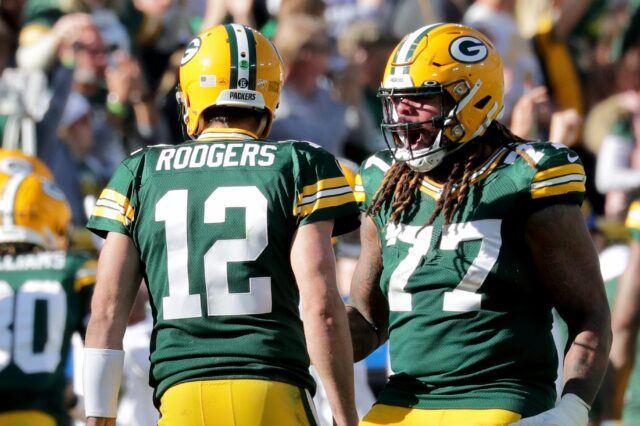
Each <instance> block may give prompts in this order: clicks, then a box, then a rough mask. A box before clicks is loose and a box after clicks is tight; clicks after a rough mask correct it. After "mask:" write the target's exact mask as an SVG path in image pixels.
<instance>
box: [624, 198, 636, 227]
mask: <svg viewBox="0 0 640 426" xmlns="http://www.w3.org/2000/svg"><path fill="white" fill-rule="evenodd" d="M624 226H625V227H627V228H634V229H640V202H638V201H634V202H633V203H631V206H630V207H629V213H628V214H627V218H626V220H625V221H624Z"/></svg>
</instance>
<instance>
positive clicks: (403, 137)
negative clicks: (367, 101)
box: [378, 82, 462, 172]
mask: <svg viewBox="0 0 640 426" xmlns="http://www.w3.org/2000/svg"><path fill="white" fill-rule="evenodd" d="M378 97H380V98H381V99H382V111H383V121H382V123H381V125H380V127H381V129H382V133H383V135H384V140H385V142H386V144H387V147H388V148H389V150H390V151H391V152H392V154H393V156H394V158H395V160H396V161H401V162H405V163H407V165H408V166H409V167H410V168H411V169H413V170H415V171H417V172H428V171H430V170H432V169H434V168H435V167H437V166H438V165H439V164H440V163H441V162H442V160H444V158H445V157H447V156H448V155H449V154H451V153H453V152H454V151H456V150H457V148H459V147H460V146H462V144H456V143H455V142H452V141H451V140H449V139H448V138H447V137H446V136H445V134H444V133H445V129H446V128H447V127H450V126H452V125H453V124H454V122H455V107H454V101H453V99H452V98H451V96H450V95H449V94H448V93H447V91H446V90H445V88H444V87H443V86H442V85H441V84H438V83H437V82H428V83H426V84H425V86H423V87H412V88H406V89H405V88H392V89H385V88H381V89H380V90H379V91H378ZM427 97H437V98H439V101H436V103H439V105H440V114H439V115H435V116H433V117H432V118H430V119H428V120H424V121H411V122H408V121H405V122H403V121H401V119H400V117H399V114H398V112H397V107H398V105H399V104H400V102H402V100H403V99H405V98H412V99H415V100H416V101H419V100H420V99H425V98H427ZM420 139H422V140H420ZM417 144H418V145H423V146H420V147H419V146H416V145H417Z"/></svg>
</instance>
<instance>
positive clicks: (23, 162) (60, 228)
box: [0, 152, 71, 250]
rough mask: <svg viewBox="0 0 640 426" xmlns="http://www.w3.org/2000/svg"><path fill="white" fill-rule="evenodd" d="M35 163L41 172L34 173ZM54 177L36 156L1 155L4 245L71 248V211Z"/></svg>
mask: <svg viewBox="0 0 640 426" xmlns="http://www.w3.org/2000/svg"><path fill="white" fill-rule="evenodd" d="M5 153H6V152H3V153H2V154H5ZM23 155H24V154H23ZM8 164H12V165H13V166H11V167H7V165H8ZM31 164H33V165H37V169H36V168H35V166H34V169H32V170H30V166H31ZM16 165H18V166H16ZM50 176H51V172H50V171H49V169H48V168H46V166H45V165H44V163H42V162H40V161H39V160H37V159H34V158H33V157H27V158H24V157H22V156H13V157H11V156H0V244H3V243H29V244H34V245H37V246H39V247H42V248H44V249H46V250H64V249H66V248H67V247H68V244H69V231H70V222H71V209H70V207H69V204H68V203H67V200H66V198H65V196H64V193H63V192H62V190H61V189H60V188H59V187H58V186H56V185H55V183H53V181H52V180H50V179H48V177H50Z"/></svg>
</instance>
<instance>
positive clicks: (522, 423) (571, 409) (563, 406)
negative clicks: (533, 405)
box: [511, 393, 590, 426]
mask: <svg viewBox="0 0 640 426" xmlns="http://www.w3.org/2000/svg"><path fill="white" fill-rule="evenodd" d="M589 408H590V407H589V405H588V404H587V403H586V402H584V401H583V400H582V399H581V398H580V397H578V396H577V395H575V394H572V393H568V394H565V395H564V396H563V397H562V398H561V399H560V402H559V403H558V405H557V406H556V407H555V408H552V409H550V410H547V411H545V412H543V413H540V414H538V415H537V416H533V417H527V418H524V419H522V420H518V421H517V422H515V423H511V425H512V426H586V425H587V423H588V422H589Z"/></svg>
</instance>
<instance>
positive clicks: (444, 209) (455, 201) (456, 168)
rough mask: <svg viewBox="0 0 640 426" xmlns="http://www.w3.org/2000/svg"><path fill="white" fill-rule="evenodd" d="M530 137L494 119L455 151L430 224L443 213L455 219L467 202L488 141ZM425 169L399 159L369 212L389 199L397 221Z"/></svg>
mask: <svg viewBox="0 0 640 426" xmlns="http://www.w3.org/2000/svg"><path fill="white" fill-rule="evenodd" d="M526 142H527V141H526V140H525V139H523V138H521V137H519V136H517V135H515V134H513V132H511V130H509V128H507V127H506V126H505V125H503V124H501V123H499V122H497V121H494V122H493V123H491V125H490V126H489V128H488V129H487V131H486V132H485V133H484V134H483V135H482V136H480V137H478V138H476V139H473V140H471V141H469V142H467V143H466V145H468V146H465V147H462V148H461V149H460V151H458V152H457V153H455V154H453V155H452V156H451V157H452V158H451V159H449V158H448V159H445V161H447V160H449V161H453V166H452V169H451V172H450V173H449V178H448V179H447V181H446V182H445V184H444V186H443V188H442V193H441V194H440V197H439V198H438V201H437V203H436V208H435V209H434V210H433V212H432V213H431V217H429V220H428V221H427V223H426V225H431V224H433V222H434V221H435V219H436V217H438V215H439V214H440V213H443V215H444V221H445V224H447V225H448V224H450V223H453V221H454V218H455V215H456V213H457V212H458V211H459V210H460V208H461V207H462V206H463V205H464V202H465V200H466V197H467V194H468V193H469V187H470V184H471V176H472V174H473V170H474V169H475V167H477V166H478V164H479V162H480V161H482V160H484V158H483V155H482V154H483V151H484V148H485V147H486V146H487V145H491V146H493V147H495V148H498V147H501V146H504V147H507V148H509V149H511V147H513V146H515V145H517V144H520V143H526ZM424 177H425V173H421V172H417V171H415V170H412V169H411V168H410V167H409V166H408V165H407V164H406V163H405V162H400V161H396V162H395V163H394V164H393V165H392V166H391V168H390V169H389V170H388V171H387V173H386V174H385V175H384V178H383V180H382V182H381V183H380V187H379V188H378V190H377V191H376V193H375V194H374V196H373V200H372V202H371V205H369V208H368V209H367V212H366V213H367V214H370V215H374V214H377V213H379V212H380V209H381V208H382V207H383V206H384V205H385V204H387V203H389V202H390V203H391V215H390V216H389V222H391V223H397V222H398V221H399V220H400V217H401V215H402V214H403V212H405V211H407V209H408V207H410V206H411V205H412V203H413V200H414V197H415V194H416V190H418V188H420V185H421V182H422V180H423V179H424Z"/></svg>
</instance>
